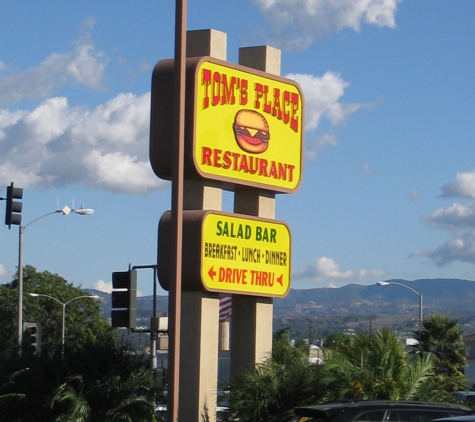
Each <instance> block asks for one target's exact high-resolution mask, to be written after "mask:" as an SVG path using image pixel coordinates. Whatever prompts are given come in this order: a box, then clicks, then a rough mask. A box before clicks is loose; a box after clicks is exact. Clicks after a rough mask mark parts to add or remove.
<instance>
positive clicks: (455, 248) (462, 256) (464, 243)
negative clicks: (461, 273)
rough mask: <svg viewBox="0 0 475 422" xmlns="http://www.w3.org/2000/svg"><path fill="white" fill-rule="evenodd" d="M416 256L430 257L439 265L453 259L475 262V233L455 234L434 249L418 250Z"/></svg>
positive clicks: (444, 264)
mask: <svg viewBox="0 0 475 422" xmlns="http://www.w3.org/2000/svg"><path fill="white" fill-rule="evenodd" d="M414 256H417V257H426V258H430V259H431V260H433V261H434V262H435V263H436V265H437V266H439V267H444V266H446V265H448V264H450V263H451V262H453V261H461V262H469V263H472V264H475V233H474V232H466V233H464V234H462V235H461V236H454V237H453V238H452V239H451V240H449V241H447V242H445V243H444V244H443V245H442V246H439V247H437V248H435V249H433V250H429V249H428V250H424V251H416V252H415V253H414Z"/></svg>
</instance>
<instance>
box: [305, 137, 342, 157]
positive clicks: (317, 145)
mask: <svg viewBox="0 0 475 422" xmlns="http://www.w3.org/2000/svg"><path fill="white" fill-rule="evenodd" d="M306 144H307V145H306V150H305V159H307V160H309V161H317V160H318V155H319V153H320V152H321V151H323V149H324V148H325V147H326V146H327V145H330V146H333V147H336V146H338V145H340V143H339V142H338V140H337V139H336V137H335V136H334V135H331V134H329V133H325V134H323V135H321V136H316V137H314V138H312V139H310V140H309V141H307V143H306Z"/></svg>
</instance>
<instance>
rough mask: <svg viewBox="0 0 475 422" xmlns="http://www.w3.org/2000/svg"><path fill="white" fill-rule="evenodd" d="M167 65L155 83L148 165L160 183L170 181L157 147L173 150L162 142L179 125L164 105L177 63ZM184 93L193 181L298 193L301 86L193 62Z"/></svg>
mask: <svg viewBox="0 0 475 422" xmlns="http://www.w3.org/2000/svg"><path fill="white" fill-rule="evenodd" d="M162 62H163V63H162ZM162 62H160V63H158V65H157V67H156V69H155V71H154V79H155V82H152V116H151V119H152V121H151V137H150V139H151V149H150V152H151V155H150V159H151V162H152V167H153V168H154V170H155V172H156V173H157V175H158V176H159V177H162V178H170V174H171V173H170V172H171V170H170V165H171V164H170V163H171V160H170V159H169V158H167V155H168V154H169V153H168V151H167V154H164V153H163V150H161V148H160V146H157V143H158V144H159V143H163V142H167V143H171V140H165V139H162V137H163V136H165V133H168V134H170V133H171V130H170V129H169V128H168V130H164V128H165V127H166V126H167V125H170V124H171V123H170V122H171V121H172V120H173V119H172V116H171V115H170V111H167V107H168V109H170V102H169V101H167V102H165V100H166V97H167V96H168V95H170V94H169V91H166V92H165V89H166V87H168V86H169V85H170V81H171V79H170V76H169V74H170V72H171V69H172V67H171V65H172V64H173V61H169V60H168V61H162ZM167 78H168V79H167ZM154 87H155V89H154ZM186 91H187V104H191V107H190V106H188V107H187V113H186V140H187V145H186V150H187V154H188V156H187V164H188V166H192V167H193V169H194V171H195V174H197V175H198V176H199V177H202V178H208V179H213V180H219V181H222V182H227V183H228V186H231V187H233V186H234V185H235V184H238V185H246V186H253V187H259V188H265V189H270V190H274V191H278V192H284V193H290V192H293V191H295V190H296V189H297V188H298V186H299V184H300V180H301V174H302V148H303V111H304V110H303V98H302V93H301V90H300V87H299V85H298V84H297V83H296V82H295V81H293V80H290V79H286V78H282V77H279V76H275V75H271V74H268V73H265V72H261V71H258V70H254V69H250V68H248V67H244V66H239V65H235V64H231V63H229V62H225V61H221V60H217V59H213V58H210V57H201V58H194V59H188V60H187V90H186ZM170 98H171V97H170ZM170 98H169V99H170ZM167 136H168V135H167ZM190 150H191V152H190ZM164 169H165V170H164ZM187 173H188V176H189V175H190V171H189V170H188V171H187Z"/></svg>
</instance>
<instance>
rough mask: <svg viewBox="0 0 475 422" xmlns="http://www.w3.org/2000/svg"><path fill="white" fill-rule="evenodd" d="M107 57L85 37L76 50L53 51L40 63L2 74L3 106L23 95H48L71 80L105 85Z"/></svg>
mask: <svg viewBox="0 0 475 422" xmlns="http://www.w3.org/2000/svg"><path fill="white" fill-rule="evenodd" d="M107 61H108V60H107V58H106V57H105V55H104V53H102V52H98V51H96V50H95V48H94V46H93V45H92V43H91V42H90V40H89V39H88V38H86V39H83V40H82V41H80V42H78V43H77V45H76V47H75V50H74V51H73V52H68V53H52V54H51V55H50V56H49V57H48V58H47V59H46V60H45V61H43V62H42V63H41V64H40V65H39V66H37V67H32V68H30V69H28V70H25V71H24V72H21V73H17V74H13V75H10V76H6V75H2V74H0V106H2V105H5V104H9V103H14V102H17V101H20V100H22V99H23V98H27V99H36V98H46V97H47V96H49V95H51V94H52V92H53V91H54V89H55V88H58V87H61V86H64V85H66V84H68V83H70V82H73V83H76V84H78V85H83V86H86V87H89V88H92V89H104V86H103V84H102V78H103V75H104V69H105V67H106V64H107ZM6 70H8V66H7V65H5V64H3V67H1V66H0V71H3V73H5V71H6Z"/></svg>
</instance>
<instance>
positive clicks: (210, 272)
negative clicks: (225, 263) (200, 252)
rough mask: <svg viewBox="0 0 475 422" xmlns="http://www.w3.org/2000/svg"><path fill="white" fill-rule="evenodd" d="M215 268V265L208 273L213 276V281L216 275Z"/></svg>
mask: <svg viewBox="0 0 475 422" xmlns="http://www.w3.org/2000/svg"><path fill="white" fill-rule="evenodd" d="M213 268H214V265H213V266H212V267H211V268H210V269H209V271H208V275H209V276H210V277H211V280H212V281H214V276H215V275H216V271H214V270H213Z"/></svg>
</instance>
